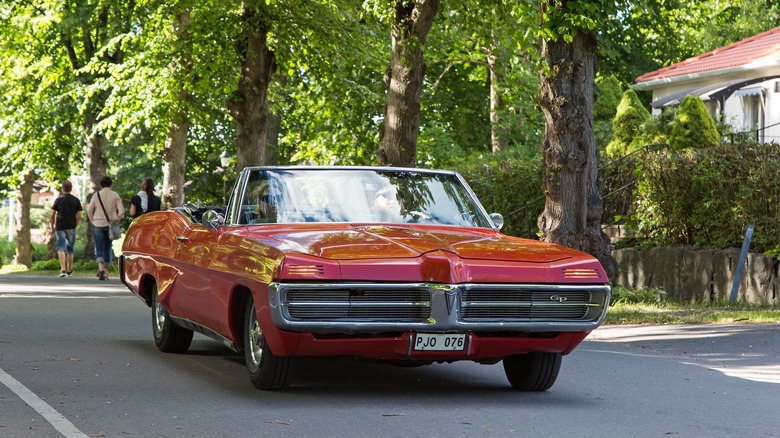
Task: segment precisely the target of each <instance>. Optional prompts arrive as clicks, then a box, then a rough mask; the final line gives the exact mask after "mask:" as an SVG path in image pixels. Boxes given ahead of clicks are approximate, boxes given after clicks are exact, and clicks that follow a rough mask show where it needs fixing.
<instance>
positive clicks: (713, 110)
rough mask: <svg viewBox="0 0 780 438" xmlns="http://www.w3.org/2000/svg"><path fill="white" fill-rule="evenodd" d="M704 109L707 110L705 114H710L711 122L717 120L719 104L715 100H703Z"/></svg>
mask: <svg viewBox="0 0 780 438" xmlns="http://www.w3.org/2000/svg"><path fill="white" fill-rule="evenodd" d="M704 107H705V108H707V112H708V113H710V117H712V119H713V120H718V109H720V103H719V102H718V101H717V100H705V101H704Z"/></svg>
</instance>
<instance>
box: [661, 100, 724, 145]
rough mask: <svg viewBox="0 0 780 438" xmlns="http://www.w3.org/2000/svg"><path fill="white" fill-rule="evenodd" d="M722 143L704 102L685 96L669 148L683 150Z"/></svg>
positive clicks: (673, 125) (676, 117)
mask: <svg viewBox="0 0 780 438" xmlns="http://www.w3.org/2000/svg"><path fill="white" fill-rule="evenodd" d="M718 143H720V134H718V130H717V129H716V128H715V122H714V121H713V120H712V117H711V116H710V113H709V112H707V107H705V106H704V102H702V100H701V99H700V98H699V97H696V96H690V95H688V96H685V99H683V101H682V103H680V109H679V110H678V111H677V115H676V116H675V118H674V123H673V124H672V133H671V135H670V136H669V146H671V147H672V148H673V149H677V150H682V149H688V148H707V147H714V146H716V145H717V144H718Z"/></svg>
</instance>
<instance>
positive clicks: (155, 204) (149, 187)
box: [130, 178, 162, 219]
mask: <svg viewBox="0 0 780 438" xmlns="http://www.w3.org/2000/svg"><path fill="white" fill-rule="evenodd" d="M161 205H162V201H161V199H160V198H159V197H158V196H155V195H154V180H152V179H151V178H144V179H143V181H141V191H140V192H138V194H137V195H135V196H133V197H132V199H130V217H132V218H133V219H135V218H137V217H138V216H141V215H142V214H144V213H149V212H150V211H160V207H161Z"/></svg>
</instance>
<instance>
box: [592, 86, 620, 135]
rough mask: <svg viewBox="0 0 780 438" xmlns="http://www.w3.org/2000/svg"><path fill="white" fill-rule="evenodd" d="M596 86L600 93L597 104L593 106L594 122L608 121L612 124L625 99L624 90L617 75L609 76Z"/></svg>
mask: <svg viewBox="0 0 780 438" xmlns="http://www.w3.org/2000/svg"><path fill="white" fill-rule="evenodd" d="M596 84H597V85H598V87H599V91H598V97H597V98H596V102H595V103H594V104H593V120H596V121H602V120H607V121H609V122H610V123H611V122H612V119H613V118H614V117H615V113H616V112H617V107H618V105H619V104H620V100H621V98H622V97H623V89H622V88H621V87H620V82H619V81H618V80H617V78H616V77H615V75H610V76H607V77H606V78H604V79H602V80H600V81H597V82H596Z"/></svg>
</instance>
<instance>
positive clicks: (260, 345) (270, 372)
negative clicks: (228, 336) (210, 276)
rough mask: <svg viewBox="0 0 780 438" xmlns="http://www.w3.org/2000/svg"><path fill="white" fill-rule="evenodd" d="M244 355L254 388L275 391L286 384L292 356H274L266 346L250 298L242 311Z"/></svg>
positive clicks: (291, 366)
mask: <svg viewBox="0 0 780 438" xmlns="http://www.w3.org/2000/svg"><path fill="white" fill-rule="evenodd" d="M244 357H245V359H246V367H247V369H248V370H249V380H250V381H251V382H252V385H254V386H255V388H257V389H265V390H272V391H276V390H279V389H282V388H284V387H285V386H287V383H288V382H289V380H290V377H291V376H292V374H293V367H294V362H293V358H292V357H286V356H276V355H275V354H273V352H271V349H270V348H268V342H267V341H266V340H265V336H263V330H262V329H261V328H260V324H259V323H258V322H257V311H256V310H255V302H254V300H253V299H251V298H250V299H249V300H248V301H247V303H246V309H245V313H244Z"/></svg>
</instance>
